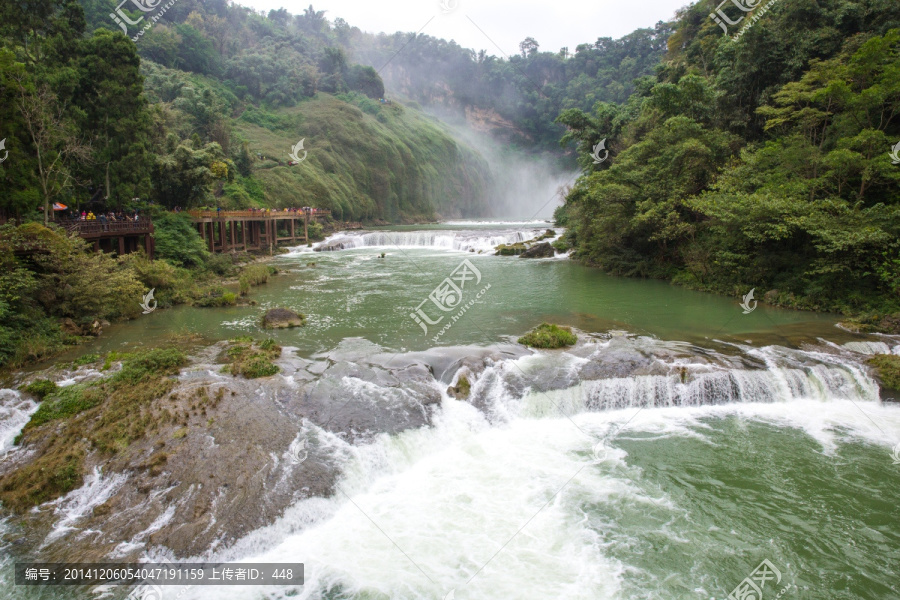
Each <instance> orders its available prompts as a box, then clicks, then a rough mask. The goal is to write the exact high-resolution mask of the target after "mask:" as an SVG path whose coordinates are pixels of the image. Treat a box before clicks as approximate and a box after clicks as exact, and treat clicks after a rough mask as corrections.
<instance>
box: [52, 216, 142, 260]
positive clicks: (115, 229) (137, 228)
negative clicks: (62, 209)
mask: <svg viewBox="0 0 900 600" xmlns="http://www.w3.org/2000/svg"><path fill="white" fill-rule="evenodd" d="M57 224H58V225H59V226H60V227H62V228H63V229H65V230H66V231H68V232H70V233H77V234H78V235H79V237H81V238H82V239H85V240H88V241H90V242H93V244H94V250H103V251H104V252H118V254H119V255H120V256H121V255H123V254H128V253H130V252H135V251H136V250H137V249H138V248H140V247H141V246H143V247H144V250H145V251H146V252H147V256H149V257H150V259H151V260H152V259H153V251H154V249H155V244H154V241H153V221H152V220H150V219H149V218H142V219H138V220H137V221H106V222H103V221H100V220H93V219H92V220H90V221H59V222H57Z"/></svg>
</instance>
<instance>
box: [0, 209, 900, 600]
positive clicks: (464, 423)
mask: <svg viewBox="0 0 900 600" xmlns="http://www.w3.org/2000/svg"><path fill="white" fill-rule="evenodd" d="M544 231H545V225H544V224H503V225H497V226H493V227H490V228H481V229H478V228H477V227H476V228H470V229H469V230H464V229H459V230H457V229H456V228H455V226H454V228H453V229H446V228H444V229H440V228H438V229H429V230H423V231H416V232H412V231H397V232H394V231H367V232H353V233H344V234H339V235H338V236H334V237H332V238H329V240H326V242H324V243H323V244H322V246H330V247H333V248H339V246H340V244H344V247H346V248H368V247H373V248H374V247H379V246H380V247H382V248H385V249H386V250H387V255H388V256H387V259H386V260H380V258H379V257H378V256H377V254H379V253H380V252H379V253H373V252H349V253H334V254H330V255H327V256H319V257H317V259H316V262H314V263H307V260H308V257H301V256H299V252H300V251H302V252H306V251H308V250H307V249H305V248H303V249H298V250H297V252H298V254H296V255H295V254H286V255H283V256H282V257H280V258H279V259H278V262H277V265H278V267H279V270H280V271H281V275H279V277H276V278H272V280H270V282H269V283H268V284H266V285H265V286H260V287H259V289H258V290H256V289H255V290H254V294H255V295H256V298H257V299H258V300H259V302H260V304H261V305H263V306H281V305H287V306H292V307H295V308H297V309H298V310H302V311H303V312H304V313H305V314H307V313H308V317H309V318H308V320H309V325H308V326H307V327H304V328H300V329H298V330H292V331H279V332H275V333H271V334H269V335H271V336H272V337H273V338H275V339H277V341H278V343H279V344H280V345H282V346H283V347H284V350H283V354H282V357H281V358H280V359H279V360H278V361H277V364H278V366H279V367H280V369H281V371H280V372H279V373H278V374H277V375H275V376H272V377H268V378H260V379H255V380H245V379H242V378H235V377H232V376H231V375H227V374H223V373H222V372H221V364H220V363H217V362H216V360H217V359H216V356H217V355H219V354H220V353H221V352H223V351H224V347H223V346H222V344H224V342H220V343H219V344H214V345H212V346H207V347H205V348H204V349H203V350H202V351H200V352H199V353H198V354H197V355H196V356H195V359H194V363H193V364H192V365H191V367H190V368H188V369H186V370H184V371H183V372H182V373H181V375H180V376H179V378H178V381H177V383H176V385H177V390H176V391H177V392H178V393H179V394H181V396H183V397H185V398H187V397H190V398H197V397H199V396H197V394H198V393H199V392H200V391H201V390H203V389H206V388H208V389H209V393H210V397H215V396H216V394H217V393H218V391H219V390H224V392H223V398H224V400H223V401H222V402H221V404H220V407H221V408H222V411H223V412H221V413H215V414H213V413H210V415H209V416H208V417H204V418H205V419H206V420H207V423H208V422H215V423H226V422H227V421H229V420H230V421H232V422H233V423H234V427H235V429H228V428H218V425H216V424H214V425H212V426H209V424H207V426H206V427H203V426H200V425H197V424H196V423H194V424H193V425H192V426H190V427H187V428H186V430H185V431H180V433H179V436H180V435H182V434H184V437H178V436H175V435H174V434H173V433H172V432H167V433H166V435H165V438H164V439H163V440H162V441H163V442H164V448H165V451H166V452H167V453H170V455H169V458H168V460H167V462H166V463H165V465H164V466H161V467H158V469H159V470H160V474H159V477H158V479H155V480H154V479H152V478H149V476H148V475H147V472H148V471H149V470H150V469H147V468H146V466H144V465H146V460H147V459H146V456H149V455H150V453H152V452H153V451H154V450H153V449H152V448H149V449H148V448H144V452H145V454H141V450H140V447H139V446H138V444H134V445H132V446H130V447H129V448H128V452H127V453H125V454H134V455H135V456H138V457H140V456H145V458H139V459H138V465H139V468H134V469H131V470H128V471H120V472H116V471H115V470H113V469H106V468H105V466H104V468H103V469H99V468H95V463H92V464H91V465H90V466H89V467H88V468H87V469H86V470H85V473H84V475H85V479H84V481H83V483H82V485H81V487H79V488H78V489H75V490H73V491H71V492H69V493H68V494H67V495H66V496H65V497H63V498H61V499H58V500H57V501H54V502H53V503H52V504H45V505H42V506H41V507H39V508H38V509H37V510H35V511H32V512H31V513H30V514H29V519H34V520H39V519H43V528H42V529H40V530H39V531H38V533H35V534H34V538H35V542H34V549H35V551H36V552H37V553H40V552H44V551H46V552H56V554H54V556H60V555H61V554H63V553H64V554H65V556H66V559H74V560H79V559H80V558H81V557H83V556H85V555H87V556H90V557H96V556H97V553H98V552H100V553H102V556H104V557H107V558H108V559H112V560H128V561H134V560H138V559H140V558H143V559H159V560H162V559H167V560H174V559H176V558H177V559H178V560H183V561H187V560H196V561H200V560H215V561H237V560H241V561H255V562H262V561H272V562H303V563H304V564H305V565H306V585H304V586H302V587H298V588H290V587H279V586H275V587H265V588H263V587H256V588H254V587H243V586H241V587H227V588H225V587H194V588H190V589H186V588H185V589H182V588H179V587H178V586H174V587H168V588H164V592H165V596H164V597H165V598H168V597H172V598H177V599H178V600H191V599H193V600H213V599H215V600H220V599H224V600H229V599H232V600H261V599H266V600H275V599H278V600H287V599H289V598H299V599H308V600H326V599H327V600H351V599H352V600H375V599H378V600H382V599H391V600H395V599H399V600H407V599H408V600H413V599H416V600H418V599H435V600H442V599H445V598H451V597H452V598H454V600H493V599H506V598H517V599H519V598H521V599H523V600H530V599H532V598H533V599H535V600H536V599H538V598H540V599H544V598H567V599H569V598H571V599H575V600H579V599H584V600H637V599H640V600H647V599H652V600H670V599H672V598H692V599H697V598H702V599H708V598H724V597H726V596H727V595H728V593H729V592H730V591H731V590H732V589H734V587H735V586H736V585H737V584H738V583H740V582H741V580H742V579H743V578H745V577H746V576H747V575H749V573H750V572H751V571H752V569H753V568H755V567H756V565H758V564H759V563H760V562H761V561H762V560H763V559H766V560H770V561H771V562H772V563H773V564H774V565H776V566H777V567H778V568H779V569H780V570H781V574H782V577H783V580H782V583H781V585H782V586H786V585H790V586H796V588H793V587H792V588H790V593H789V594H782V595H781V599H782V600H790V599H791V598H796V599H797V600H800V599H804V600H805V598H804V596H803V594H813V595H812V596H810V597H815V598H816V599H817V600H844V599H845V598H860V599H865V600H869V599H871V600H875V599H878V600H880V599H882V598H894V597H900V593H898V589H897V584H896V581H897V574H898V573H897V572H896V564H897V558H898V557H897V555H896V551H895V548H897V547H900V531H898V527H897V525H896V519H895V518H894V514H893V513H894V512H895V511H896V506H897V505H900V493H898V489H900V488H898V486H896V469H897V467H896V466H894V465H892V459H891V448H892V447H893V446H894V445H895V444H897V442H898V441H900V410H898V408H897V407H896V405H893V404H891V403H890V402H888V401H882V400H881V399H880V398H881V397H884V398H890V396H889V394H883V395H882V394H881V393H880V391H879V388H878V385H877V384H876V382H875V380H874V379H873V378H872V374H871V372H870V367H868V366H867V365H866V363H865V361H866V359H867V358H868V357H869V356H870V355H872V354H887V353H893V354H900V345H898V340H897V338H895V337H889V336H879V337H877V338H876V337H874V336H854V335H853V334H850V333H848V332H845V331H841V330H838V329H836V328H835V327H834V326H833V320H830V318H828V317H826V316H821V315H820V316H816V315H812V314H809V313H793V312H789V311H776V310H774V309H771V307H766V306H764V305H760V307H759V309H758V310H756V311H755V312H754V313H753V314H752V315H746V316H745V315H742V314H741V310H740V308H739V307H738V306H737V305H736V304H735V303H734V302H732V301H731V300H729V299H724V298H719V297H715V296H710V295H701V294H696V293H694V292H689V291H687V290H683V289H680V288H674V287H672V286H668V285H665V284H658V283H657V282H647V281H635V280H623V279H615V278H610V277H605V276H603V275H602V274H600V273H598V272H596V271H594V270H589V269H586V268H582V267H580V266H577V265H572V264H570V263H569V262H568V261H559V262H554V261H546V262H545V261H528V260H518V259H515V258H508V257H494V256H489V255H488V254H493V252H491V251H492V250H493V248H494V246H496V245H498V244H500V243H512V242H516V241H522V240H528V239H532V238H534V237H535V236H536V235H539V234H542V233H544ZM557 233H560V231H557ZM339 240H343V241H341V242H340V244H336V243H335V242H338V241H339ZM396 246H400V247H401V248H404V252H403V257H402V258H403V260H392V259H393V258H394V257H395V256H397V255H399V253H392V252H390V251H389V248H391V247H396ZM433 250H440V252H434V251H433ZM471 250H474V251H475V253H476V254H477V253H478V252H479V251H482V252H484V254H482V255H481V256H472V254H471V253H470V251H471ZM455 252H456V253H457V254H458V256H455V255H454V253H455ZM464 257H465V258H471V261H472V263H474V264H475V265H476V266H477V268H478V269H479V271H480V273H481V276H482V278H483V281H484V282H485V283H491V284H492V290H491V294H490V295H488V296H486V297H485V298H483V299H481V300H480V302H479V303H478V304H476V305H475V306H474V307H473V309H472V310H471V311H470V312H468V313H467V314H466V318H465V320H460V322H459V323H456V324H455V325H454V327H453V328H452V329H451V330H450V332H449V333H448V335H447V336H446V337H444V338H442V340H441V342H442V344H444V345H439V346H437V347H435V345H434V344H433V343H432V342H431V337H426V336H425V335H423V333H422V332H421V330H420V329H419V326H418V325H417V324H416V323H414V322H413V321H412V320H411V319H410V317H409V312H410V308H409V307H414V306H416V305H417V304H418V303H419V302H422V301H423V299H425V298H427V297H428V295H429V294H430V293H431V292H432V290H433V289H434V286H436V285H438V284H439V283H440V282H441V281H442V280H443V278H445V277H447V276H448V274H449V273H451V272H452V271H453V269H454V268H456V266H457V264H458V263H459V261H460V259H461V258H464ZM349 273H352V276H348V274H349ZM254 310H258V309H257V308H256V307H244V308H241V307H233V308H225V309H188V308H185V309H176V310H173V311H171V312H169V311H158V312H157V313H155V314H154V315H152V316H148V318H147V319H144V320H141V321H140V322H139V323H132V324H129V325H128V326H129V327H139V326H143V324H145V323H146V324H147V325H146V326H147V329H146V330H144V329H140V330H138V331H140V332H141V333H140V334H138V335H136V336H133V337H137V338H138V340H139V341H140V342H141V343H147V342H146V338H147V337H148V336H149V335H151V334H152V335H156V334H158V333H159V331H157V329H158V330H161V331H166V330H167V329H166V328H167V327H168V328H170V329H171V330H173V331H180V330H181V329H182V328H185V327H189V328H191V327H194V326H195V323H201V324H202V323H205V322H206V321H204V319H207V320H209V321H211V322H213V324H212V325H209V327H208V329H200V330H197V329H191V330H192V331H196V332H198V333H202V334H206V335H207V336H208V337H210V338H213V339H226V338H230V337H235V336H238V335H246V334H250V335H258V326H257V323H258V314H257V313H256V312H253V311H254ZM217 311H218V312H217ZM160 313H162V314H160ZM209 315H212V316H209ZM635 315H637V316H638V317H639V319H636V320H633V317H634V316H635ZM735 315H738V316H737V317H735ZM542 320H548V321H554V322H560V323H565V324H569V325H573V326H574V327H576V333H577V334H578V337H579V343H578V344H577V345H576V346H574V347H571V348H568V349H564V350H555V351H529V350H527V349H525V348H523V347H522V346H521V345H518V344H515V343H513V342H514V341H515V339H517V338H516V336H518V335H520V334H521V333H522V332H524V331H525V330H527V329H528V328H530V327H532V326H534V325H536V324H537V323H539V322H541V321H542ZM660 324H663V325H664V326H665V327H663V328H661V329H659V328H654V327H658V326H659V325H660ZM773 324H775V328H774V329H775V330H777V331H774V332H773ZM154 328H156V329H154ZM789 330H790V331H791V333H788V331H789ZM627 331H643V332H648V331H649V333H650V334H649V335H634V334H629V333H627ZM145 332H146V333H147V334H148V335H144V333H145ZM604 332H605V333H604ZM782 333H784V334H785V335H792V336H793V337H792V338H791V340H789V341H785V342H784V343H782V342H781V341H777V340H778V339H783V338H780V334H782ZM115 335H116V333H115V332H113V333H112V334H111V337H110V340H109V341H108V342H106V343H108V344H110V346H109V347H108V349H115V350H117V351H118V350H119V349H120V348H122V347H123V346H124V344H123V341H127V340H123V338H121V337H119V338H116V337H115ZM450 336H455V337H453V338H452V339H451V338H450ZM448 339H449V340H450V341H448ZM761 339H764V340H765V341H760V340H761ZM672 340H690V342H689V341H672ZM848 340H850V341H848ZM96 343H98V344H99V343H103V340H99V341H98V342H96ZM776 344H777V345H776ZM137 347H140V344H138V346H137ZM91 351H92V352H96V351H97V350H96V349H91ZM106 375H108V372H104V373H101V372H99V371H93V370H89V369H85V368H82V369H81V370H80V371H78V372H74V373H73V372H70V371H67V370H65V368H63V369H62V370H56V371H53V372H52V373H50V374H48V375H46V376H47V377H49V378H51V379H53V380H54V381H56V382H57V383H58V384H69V383H74V382H76V381H77V382H85V381H89V380H90V379H91V378H95V377H100V376H106ZM464 379H465V380H466V382H467V383H466V384H465V385H463V380H464ZM451 391H452V393H451ZM465 391H467V392H468V393H467V394H466V393H465ZM192 401H193V400H192ZM37 406H38V405H37V403H35V402H33V401H32V400H30V399H28V397H27V396H26V395H24V394H22V393H20V392H17V391H12V390H4V391H2V393H0V427H2V429H0V442H2V443H3V447H4V448H9V447H10V445H11V443H12V439H13V437H14V436H15V435H16V434H17V433H18V431H19V430H21V427H22V426H23V425H24V424H25V422H27V420H28V417H29V415H30V414H31V413H32V412H33V411H34V410H35V409H36V408H37ZM213 417H214V418H213ZM191 440H193V442H192V444H193V445H188V446H186V448H188V450H187V451H183V452H181V454H179V450H178V448H179V444H183V443H184V444H186V443H187V442H188V441H191ZM238 443H241V444H245V445H243V446H239V445H238ZM27 452H28V450H26V451H25V452H20V450H14V451H13V452H11V453H10V455H9V459H10V460H15V459H16V457H17V456H18V457H21V456H22V455H23V454H26V453H27ZM191 453H193V454H191ZM122 456H124V455H122ZM91 459H93V460H97V461H102V460H103V456H101V455H100V454H92V455H91ZM215 465H223V468H222V469H220V470H218V471H217V470H216V469H215V468H212V467H213V466H215ZM179 468H180V469H181V470H180V471H179V470H178V469H179ZM236 469H244V471H242V472H241V475H240V477H239V478H238V479H237V480H235V481H232V482H231V483H230V484H229V485H225V484H224V479H225V477H224V475H225V473H226V472H228V471H233V470H236ZM194 471H197V472H199V475H198V476H197V477H196V478H194V479H191V477H192V476H193V475H194ZM207 471H208V472H207ZM257 475H258V476H259V478H258V479H254V478H255V477H257ZM250 481H252V482H253V483H252V484H248V483H247V482H250ZM276 500H277V502H276ZM108 507H114V508H113V510H111V511H106V509H107V508H108ZM260 514H262V515H266V518H264V519H259V520H258V521H256V522H255V523H254V524H252V525H251V526H245V525H246V523H247V522H248V521H245V520H244V519H243V517H244V516H245V515H253V516H257V515H260ZM104 515H106V516H105V517H104ZM104 519H105V520H104ZM260 522H262V523H265V524H264V525H262V526H260ZM185 532H190V533H185ZM6 533H8V530H7V532H6ZM5 539H11V538H5ZM201 539H202V540H203V541H202V543H201V544H199V548H201V550H199V551H197V550H191V551H184V550H180V551H176V550H173V548H175V547H176V546H175V543H179V542H180V543H182V544H184V546H187V547H192V548H195V549H196V548H197V547H198V546H190V543H194V542H196V541H197V540H201ZM169 541H171V542H172V543H171V544H169V545H168V546H167V543H168V542H169ZM184 546H183V547H184ZM11 548H12V546H8V547H6V548H4V551H3V553H0V560H2V561H3V562H2V565H0V566H3V567H4V568H3V569H0V599H2V600H13V599H15V600H20V599H22V598H25V599H28V600H37V599H38V598H40V600H49V599H53V600H57V599H59V600H61V599H63V598H65V599H68V598H71V597H75V596H73V595H72V594H71V590H69V589H66V588H48V589H47V590H44V591H40V592H38V591H36V590H37V588H28V589H20V588H17V587H16V586H13V585H12V584H11V582H10V581H9V579H8V574H9V572H10V569H9V568H8V565H9V563H10V561H12V560H13V558H12V557H13V556H14V555H15V551H14V550H12V549H11ZM45 549H46V550H45ZM838 562H840V564H841V565H845V566H846V568H845V569H843V570H842V571H840V572H836V571H835V570H834V569H833V565H834V564H838ZM847 573H852V574H855V575H853V576H852V577H851V576H848V575H847ZM777 589H781V588H780V587H779V588H777ZM101 592H102V594H106V595H105V596H103V597H105V598H110V599H111V600H121V599H122V598H124V597H125V596H126V595H127V594H128V592H129V590H126V589H122V588H118V589H112V590H111V589H105V590H99V589H95V590H93V593H96V594H97V595H102V594H101ZM85 594H87V595H85V596H84V597H90V594H89V593H88V592H85ZM451 594H452V595H451ZM776 594H777V590H776V591H772V592H771V594H770V592H769V588H767V589H766V595H765V596H764V597H765V598H766V599H767V600H768V598H769V596H770V595H771V597H775V596H776Z"/></svg>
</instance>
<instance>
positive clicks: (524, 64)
mask: <svg viewBox="0 0 900 600" xmlns="http://www.w3.org/2000/svg"><path fill="white" fill-rule="evenodd" d="M561 26H564V25H561ZM338 32H339V33H340V39H341V40H342V43H343V44H344V45H345V47H347V48H349V49H350V51H351V53H352V55H353V57H354V58H355V59H356V60H358V61H360V62H362V63H364V64H367V65H372V66H374V67H375V68H378V69H380V72H381V75H382V76H383V77H384V79H385V81H386V82H387V85H388V87H389V88H390V89H391V90H398V91H400V92H402V93H404V94H405V95H407V96H408V97H410V98H412V99H414V100H416V101H417V102H420V103H422V104H423V105H425V106H429V107H432V108H435V109H443V110H442V112H443V113H444V114H445V115H447V116H450V117H452V116H454V115H456V116H459V117H465V118H466V121H467V122H468V123H469V125H470V126H473V127H475V128H480V129H483V130H485V131H490V132H491V133H492V134H493V135H495V136H501V137H502V138H503V139H505V140H507V141H511V142H515V143H517V144H518V145H519V146H520V147H522V148H528V149H533V150H540V151H546V150H551V151H557V152H558V151H559V147H558V145H557V142H558V141H559V138H560V137H561V136H562V135H563V134H564V133H565V128H564V127H562V126H561V125H559V124H558V123H556V122H555V119H556V117H557V116H558V115H559V113H560V111H562V110H565V109H569V108H579V109H581V110H586V111H587V110H591V109H592V108H593V106H594V105H595V104H596V103H597V102H618V103H621V102H624V101H625V100H627V99H628V97H629V96H630V95H631V93H632V92H633V91H634V84H635V80H636V79H640V78H643V77H647V76H650V75H653V74H654V69H655V67H656V65H657V64H658V63H659V61H660V59H661V58H662V56H663V54H664V53H665V50H666V40H667V39H668V38H669V35H670V34H671V33H672V29H671V24H667V23H663V22H660V23H657V24H656V26H655V27H653V28H645V29H638V30H637V31H634V32H632V33H630V34H628V35H626V36H624V37H622V38H621V39H617V40H614V39H612V38H609V37H601V38H598V39H597V40H596V41H595V42H593V43H584V44H579V45H578V46H576V47H575V48H574V49H570V48H560V49H559V50H553V51H546V50H544V51H542V50H541V48H540V43H539V40H536V39H534V38H531V37H529V38H525V39H524V40H523V41H522V43H520V44H519V53H518V54H516V53H513V54H511V55H509V56H499V57H498V56H494V55H492V54H490V53H488V52H486V51H485V50H480V51H477V52H476V51H475V50H471V49H468V48H463V47H461V46H459V45H458V44H456V43H455V42H452V41H451V42H448V41H446V40H442V39H437V38H434V37H431V36H428V35H424V34H421V35H418V36H417V37H416V38H415V40H414V42H410V39H411V37H410V34H409V33H399V32H398V33H394V34H392V35H385V34H380V35H373V34H368V33H363V32H361V31H359V30H358V29H357V28H350V27H348V26H346V25H344V26H343V27H342V28H338ZM484 43H485V46H489V47H493V44H492V42H491V41H490V40H489V39H488V38H485V39H484Z"/></svg>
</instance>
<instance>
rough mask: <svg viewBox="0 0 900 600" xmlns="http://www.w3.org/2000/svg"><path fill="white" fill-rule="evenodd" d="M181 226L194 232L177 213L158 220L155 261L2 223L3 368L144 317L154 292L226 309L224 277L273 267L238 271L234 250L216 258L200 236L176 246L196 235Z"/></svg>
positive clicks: (160, 300) (32, 226)
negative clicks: (94, 248)
mask: <svg viewBox="0 0 900 600" xmlns="http://www.w3.org/2000/svg"><path fill="white" fill-rule="evenodd" d="M183 228H188V229H189V230H190V231H191V232H192V234H193V235H194V236H196V231H193V230H192V229H190V228H191V226H190V225H189V224H186V223H185V221H184V219H183V217H181V216H179V215H169V217H168V218H161V217H160V218H158V219H157V237H158V239H159V240H166V243H165V244H162V246H161V247H159V248H158V250H159V258H158V259H157V260H153V261H151V260H149V259H148V258H147V257H146V255H144V254H143V253H134V254H127V255H125V256H122V257H116V256H113V255H111V254H105V253H102V252H91V251H89V249H88V244H87V243H86V242H85V241H84V240H82V239H81V238H79V237H76V236H67V235H66V234H65V232H64V231H62V230H61V229H59V228H57V227H56V226H53V225H51V226H50V227H44V226H43V225H41V224H39V223H26V224H24V225H20V226H18V227H15V226H13V225H11V224H7V225H3V226H0V366H7V365H8V366H12V367H18V366H22V365H25V364H28V363H31V362H35V361H38V360H41V359H44V358H48V357H50V356H52V355H54V354H56V353H58V352H59V351H60V350H63V349H65V348H66V347H67V346H70V345H74V344H78V343H80V342H82V341H84V340H87V339H91V337H92V336H95V335H98V334H99V333H101V331H102V329H103V327H104V326H105V325H106V324H107V323H106V320H109V321H114V320H118V319H129V318H134V317H137V316H139V315H140V314H141V311H142V309H141V305H140V301H141V298H142V297H143V296H144V294H146V293H147V291H148V290H150V289H155V300H156V301H157V306H158V307H159V308H165V307H170V306H173V305H176V304H184V303H188V304H193V305H195V306H223V305H226V304H235V303H236V302H237V298H238V296H237V290H234V291H229V290H228V289H226V288H224V287H223V286H222V281H221V280H222V278H223V277H233V276H236V275H238V276H244V272H248V274H247V275H245V276H246V277H250V278H253V281H254V282H258V279H259V275H256V274H255V273H256V272H257V271H259V270H263V271H265V273H266V274H267V275H268V273H269V272H270V271H269V269H271V267H266V266H262V265H252V264H251V265H249V266H247V267H244V268H243V269H241V270H240V271H239V269H240V265H239V264H237V263H236V262H235V260H234V258H233V257H232V256H231V255H228V254H217V255H210V254H209V253H208V252H207V251H206V249H205V248H204V247H203V244H202V242H200V241H199V240H197V245H196V246H194V247H191V246H189V245H186V244H185V245H179V244H176V243H174V242H173V240H179V239H182V238H186V239H189V240H190V239H191V238H187V236H186V234H185V233H184V231H183ZM238 258H249V257H238ZM249 285H250V283H248V290H249Z"/></svg>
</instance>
